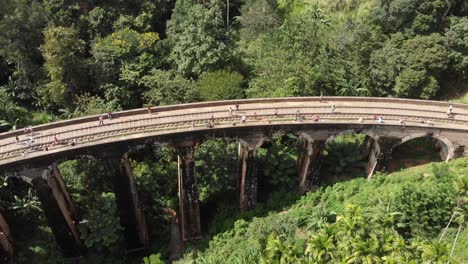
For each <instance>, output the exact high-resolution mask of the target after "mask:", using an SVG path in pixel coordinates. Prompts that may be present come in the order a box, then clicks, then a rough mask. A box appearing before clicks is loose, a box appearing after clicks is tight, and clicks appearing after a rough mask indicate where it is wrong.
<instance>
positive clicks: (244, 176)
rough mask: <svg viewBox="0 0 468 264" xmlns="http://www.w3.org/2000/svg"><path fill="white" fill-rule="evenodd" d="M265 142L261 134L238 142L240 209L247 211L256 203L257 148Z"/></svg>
mask: <svg viewBox="0 0 468 264" xmlns="http://www.w3.org/2000/svg"><path fill="white" fill-rule="evenodd" d="M263 142H265V138H264V137H263V136H260V137H256V136H253V137H251V138H247V139H242V140H241V141H240V142H239V173H240V199H239V200H240V201H239V202H240V209H241V210H242V211H247V210H249V209H252V208H253V207H255V204H256V203H257V185H258V179H257V173H258V168H257V150H258V149H259V148H260V147H261V146H262V144H263Z"/></svg>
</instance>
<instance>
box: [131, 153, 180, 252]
mask: <svg viewBox="0 0 468 264" xmlns="http://www.w3.org/2000/svg"><path fill="white" fill-rule="evenodd" d="M127 155H128V159H129V162H130V165H131V168H132V172H133V175H134V179H135V184H136V188H137V190H138V199H139V202H140V205H141V206H142V207H143V211H144V214H145V218H146V225H147V229H148V238H149V245H148V247H149V248H151V250H154V251H157V252H160V253H161V254H162V255H163V256H164V257H166V258H170V256H169V254H170V253H171V247H172V244H170V243H171V235H172V234H171V232H173V231H172V230H173V228H177V230H178V217H179V200H178V181H177V178H178V177H177V175H178V165H177V152H176V150H175V149H174V148H172V147H170V146H165V145H164V146H163V145H154V144H147V145H145V146H143V147H142V148H138V149H137V150H133V151H130V152H128V153H127Z"/></svg>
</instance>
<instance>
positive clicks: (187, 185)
mask: <svg viewBox="0 0 468 264" xmlns="http://www.w3.org/2000/svg"><path fill="white" fill-rule="evenodd" d="M195 147H196V144H195V143H194V144H193V145H188V146H187V145H185V146H176V147H175V148H176V150H177V153H178V165H179V173H178V181H179V210H180V225H181V227H182V230H181V231H182V232H181V233H182V241H187V240H195V239H201V238H202V233H201V224H200V201H199V199H198V186H197V177H196V174H195V160H194V153H195Z"/></svg>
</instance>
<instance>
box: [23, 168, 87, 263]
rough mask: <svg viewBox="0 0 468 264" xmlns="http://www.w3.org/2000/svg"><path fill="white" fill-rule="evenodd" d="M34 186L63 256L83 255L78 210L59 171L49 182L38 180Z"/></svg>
mask: <svg viewBox="0 0 468 264" xmlns="http://www.w3.org/2000/svg"><path fill="white" fill-rule="evenodd" d="M32 185H33V187H34V189H35V190H36V192H37V196H38V198H39V200H40V202H41V204H42V208H43V210H44V213H45V216H46V218H47V221H48V222H49V226H50V228H51V229H52V232H53V233H54V236H55V239H56V241H57V244H58V245H59V247H60V248H61V249H62V251H63V254H64V255H65V256H67V257H74V256H79V255H82V250H83V246H82V244H81V242H80V236H79V233H78V229H77V225H78V222H79V221H78V218H77V216H76V208H75V205H74V204H73V201H72V200H71V197H70V195H69V194H68V192H67V190H66V188H65V184H64V182H63V179H62V177H61V175H60V173H59V172H58V169H56V168H54V169H52V171H51V173H50V175H49V177H48V179H47V181H46V180H44V179H43V178H37V179H34V180H33V181H32Z"/></svg>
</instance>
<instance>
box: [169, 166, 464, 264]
mask: <svg viewBox="0 0 468 264" xmlns="http://www.w3.org/2000/svg"><path fill="white" fill-rule="evenodd" d="M467 183H468V159H467V158H464V159H458V160H455V161H452V162H450V163H448V164H446V163H431V164H427V165H424V166H420V167H415V168H411V169H406V170H402V171H399V172H395V173H392V174H389V175H377V176H376V177H374V179H372V180H371V181H366V180H365V179H363V178H359V179H354V180H350V181H347V182H341V183H337V184H335V185H333V186H330V187H327V188H322V189H320V190H319V191H317V192H311V193H308V194H307V195H305V196H304V197H302V198H301V199H300V200H298V201H297V202H296V203H295V204H293V205H292V206H286V207H284V208H282V210H281V211H279V212H275V213H271V214H269V215H268V216H264V217H254V218H251V219H250V217H247V215H246V216H245V217H246V219H249V220H243V219H240V220H237V221H235V222H234V224H233V225H232V228H230V229H228V230H226V231H225V232H223V233H219V234H216V235H214V236H213V237H211V238H210V239H208V241H207V243H205V244H204V246H201V247H200V246H199V247H198V248H191V249H189V250H187V252H186V253H185V255H184V258H183V259H182V260H180V261H179V262H177V263H259V262H260V263H420V262H427V263H445V262H446V261H447V260H448V259H451V260H452V262H451V263H457V262H456V261H459V262H460V263H464V262H466V261H468V230H466V229H463V230H464V231H463V232H461V234H460V235H459V237H458V242H457V244H456V247H455V251H454V254H453V256H452V258H449V257H448V256H449V255H450V249H451V248H450V247H451V246H452V243H453V240H454V238H455V235H456V233H457V230H458V227H459V224H461V226H462V228H465V227H466V220H465V219H466V218H465V219H461V218H459V219H458V220H457V221H458V222H457V221H455V222H453V221H452V224H451V225H450V227H449V229H448V231H447V233H446V234H445V235H444V236H443V239H442V240H441V243H439V242H438V238H439V237H440V236H441V233H442V232H443V230H444V227H445V226H446V225H447V223H448V221H449V219H450V217H451V214H452V212H454V210H455V208H456V206H457V201H458V205H459V207H460V208H461V210H462V212H464V214H465V217H466V212H467V209H468V208H467V204H466V202H467V200H466V199H467V196H466V195H467V188H468V185H467ZM461 197H463V198H461ZM462 199H464V202H463V201H462ZM463 203H464V204H463ZM249 214H250V213H249ZM463 221H465V222H463ZM230 222H232V219H230V218H228V219H225V223H230Z"/></svg>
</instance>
